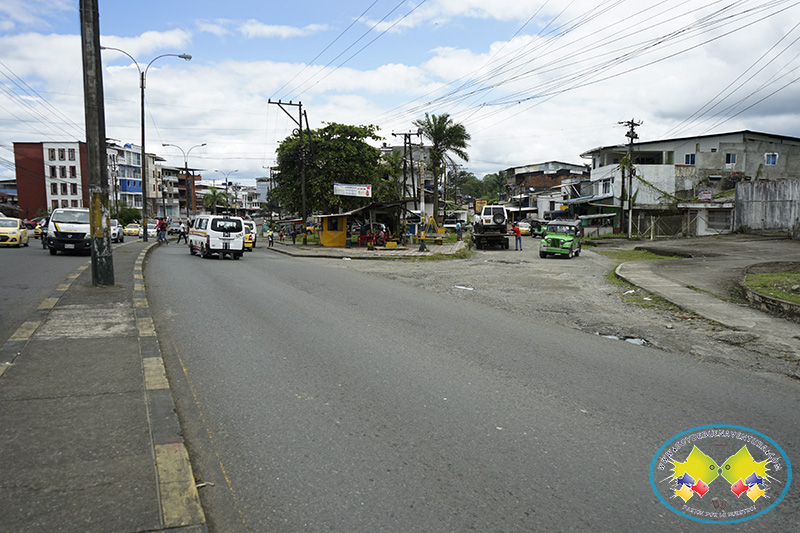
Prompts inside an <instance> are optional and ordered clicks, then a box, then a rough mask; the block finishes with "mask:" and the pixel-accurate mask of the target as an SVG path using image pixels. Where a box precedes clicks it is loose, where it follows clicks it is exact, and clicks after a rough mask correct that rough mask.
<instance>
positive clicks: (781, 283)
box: [744, 272, 800, 304]
mask: <svg viewBox="0 0 800 533" xmlns="http://www.w3.org/2000/svg"><path fill="white" fill-rule="evenodd" d="M744 283H745V285H747V286H748V287H750V288H751V289H753V290H754V291H756V292H759V293H761V294H766V295H767V296H771V297H772V298H778V299H780V300H786V301H787V302H792V303H796V304H800V293H797V292H793V291H792V286H793V285H800V272H775V273H770V274H747V276H746V277H745V280H744Z"/></svg>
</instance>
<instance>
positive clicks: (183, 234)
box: [178, 222, 189, 244]
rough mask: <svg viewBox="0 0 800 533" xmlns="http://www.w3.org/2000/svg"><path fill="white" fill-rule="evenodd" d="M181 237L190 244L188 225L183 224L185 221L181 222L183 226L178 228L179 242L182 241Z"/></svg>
mask: <svg viewBox="0 0 800 533" xmlns="http://www.w3.org/2000/svg"><path fill="white" fill-rule="evenodd" d="M181 239H183V242H184V243H186V244H189V239H188V238H187V237H186V226H184V225H183V222H181V227H180V228H179V229H178V244H180V243H181Z"/></svg>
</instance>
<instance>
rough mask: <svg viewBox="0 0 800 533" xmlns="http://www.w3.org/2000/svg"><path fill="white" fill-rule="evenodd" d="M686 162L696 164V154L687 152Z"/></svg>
mask: <svg viewBox="0 0 800 533" xmlns="http://www.w3.org/2000/svg"><path fill="white" fill-rule="evenodd" d="M684 164H686V165H694V154H686V157H685V158H684Z"/></svg>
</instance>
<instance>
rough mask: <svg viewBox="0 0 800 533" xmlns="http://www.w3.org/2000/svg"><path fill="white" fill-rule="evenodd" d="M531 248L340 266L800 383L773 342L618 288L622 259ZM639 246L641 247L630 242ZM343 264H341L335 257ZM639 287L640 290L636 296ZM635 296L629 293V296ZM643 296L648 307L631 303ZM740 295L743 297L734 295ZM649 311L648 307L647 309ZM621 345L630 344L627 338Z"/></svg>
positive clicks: (797, 373) (528, 317)
mask: <svg viewBox="0 0 800 533" xmlns="http://www.w3.org/2000/svg"><path fill="white" fill-rule="evenodd" d="M524 246H526V248H527V249H526V250H524V251H521V252H516V251H514V250H508V251H506V250H488V251H477V252H476V253H475V254H474V255H473V256H472V257H471V258H469V259H459V260H450V261H422V262H411V261H347V262H346V263H345V262H343V261H339V262H338V264H339V266H343V267H345V268H351V269H354V270H358V271H361V272H367V273H371V274H374V275H376V276H382V277H386V278H390V279H394V280H398V281H401V282H403V283H407V284H409V285H413V286H416V287H420V288H423V289H425V290H426V291H429V292H431V293H434V292H435V293H440V294H448V295H450V296H453V297H455V298H463V299H465V300H471V301H476V302H480V303H483V304H488V305H492V306H494V307H497V308H500V309H505V310H507V311H509V312H511V313H514V314H517V315H520V320H522V321H524V320H544V321H549V322H555V323H558V324H562V325H565V326H568V327H571V328H575V329H579V330H581V331H584V332H587V333H591V334H598V335H613V336H616V337H619V338H621V339H630V342H636V341H637V340H639V339H641V340H643V341H644V342H645V343H646V344H647V345H649V346H652V347H655V348H658V349H662V350H666V351H669V352H672V353H675V354H681V355H685V356H691V357H696V358H700V359H703V360H706V361H709V362H711V363H714V364H723V365H732V366H737V367H745V368H750V369H753V370H756V371H759V372H769V373H776V374H783V375H786V376H790V377H793V378H795V379H800V371H798V364H797V363H796V362H789V361H785V360H781V359H778V358H775V357H772V356H770V355H771V354H773V353H774V351H773V350H771V348H770V343H769V339H760V338H759V337H758V335H754V334H752V333H743V332H736V331H731V330H727V329H725V328H722V327H720V326H718V325H715V324H712V323H710V322H708V321H706V320H704V319H702V318H699V317H697V316H693V315H692V314H691V313H686V312H684V311H682V310H680V309H677V308H675V307H673V306H671V305H667V304H666V303H665V302H664V303H663V304H662V303H660V302H658V301H656V300H648V299H647V298H649V296H648V295H647V294H646V293H643V292H642V291H641V290H639V289H634V288H632V287H630V286H627V285H624V284H615V283H611V282H610V281H609V280H608V278H607V274H608V273H609V271H611V270H612V269H613V268H614V267H615V266H616V265H617V261H615V260H613V259H610V258H609V257H607V256H605V255H603V254H601V253H598V251H599V250H601V249H613V248H615V247H616V246H615V245H612V247H610V248H606V247H602V248H595V249H587V248H584V249H583V253H581V255H580V257H577V258H574V259H571V260H567V259H558V258H550V259H546V260H543V259H540V258H539V257H538V251H537V249H536V247H535V245H534V243H533V242H532V241H531V240H528V239H525V241H524ZM622 247H623V248H624V247H627V248H632V247H633V245H630V244H622ZM331 261H335V260H331ZM631 290H635V291H637V292H636V293H630V292H629V291H631ZM625 293H628V294H625ZM632 296H638V300H640V303H629V302H627V301H625V300H628V299H630V297H632ZM728 296H734V297H735V295H733V294H732V295H728ZM645 306H646V307H645ZM620 342H623V341H622V340H621V341H620Z"/></svg>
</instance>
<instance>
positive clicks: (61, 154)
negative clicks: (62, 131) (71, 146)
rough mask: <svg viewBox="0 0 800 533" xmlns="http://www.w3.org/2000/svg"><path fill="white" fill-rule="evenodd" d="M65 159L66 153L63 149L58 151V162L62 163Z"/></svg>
mask: <svg viewBox="0 0 800 533" xmlns="http://www.w3.org/2000/svg"><path fill="white" fill-rule="evenodd" d="M66 158H67V151H66V150H65V149H64V148H59V149H58V160H59V161H63V160H65V159H66Z"/></svg>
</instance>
